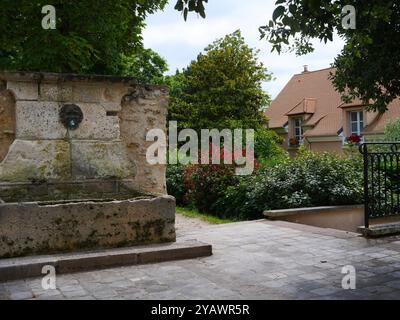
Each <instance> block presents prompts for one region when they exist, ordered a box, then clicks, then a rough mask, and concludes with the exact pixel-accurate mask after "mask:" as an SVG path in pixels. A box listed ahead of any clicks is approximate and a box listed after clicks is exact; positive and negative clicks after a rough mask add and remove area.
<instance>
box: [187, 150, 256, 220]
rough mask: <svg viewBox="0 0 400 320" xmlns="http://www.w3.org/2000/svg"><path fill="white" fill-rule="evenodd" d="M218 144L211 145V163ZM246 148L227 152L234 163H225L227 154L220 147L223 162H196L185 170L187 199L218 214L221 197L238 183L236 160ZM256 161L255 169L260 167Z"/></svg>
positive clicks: (243, 153) (203, 210) (207, 211)
mask: <svg viewBox="0 0 400 320" xmlns="http://www.w3.org/2000/svg"><path fill="white" fill-rule="evenodd" d="M216 148H219V147H218V146H213V145H210V152H209V155H208V156H209V159H210V163H211V160H212V155H213V153H214V152H216V150H217V149H216ZM245 154H246V151H245V150H239V151H237V152H233V154H232V153H230V152H228V153H227V156H228V157H230V158H231V159H232V161H233V164H224V159H225V154H224V148H220V161H221V164H208V165H202V164H196V165H189V166H187V167H186V168H185V170H184V184H185V188H186V190H187V194H186V199H187V200H188V201H189V202H191V203H192V204H193V205H194V206H195V207H196V208H197V209H199V210H200V211H202V212H206V213H211V214H214V215H218V210H217V208H216V206H215V204H216V202H217V201H218V199H219V198H220V197H222V196H223V194H224V192H225V191H226V189H227V188H228V187H229V186H233V185H235V184H237V183H238V181H239V180H238V176H237V175H236V172H235V169H236V168H237V166H236V165H235V160H236V159H237V158H238V157H239V156H241V155H245ZM253 161H254V169H255V170H257V169H258V168H259V164H258V162H257V161H256V160H255V159H253Z"/></svg>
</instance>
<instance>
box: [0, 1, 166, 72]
mask: <svg viewBox="0 0 400 320" xmlns="http://www.w3.org/2000/svg"><path fill="white" fill-rule="evenodd" d="M166 2H167V0H114V1H110V0H104V1H98V0H85V1H70V0H2V3H1V14H0V68H1V69H8V70H29V71H50V72H75V73H114V72H115V70H120V68H121V66H118V63H120V62H121V61H122V62H123V63H125V64H127V65H128V66H129V65H132V61H128V60H129V59H130V58H129V57H132V55H133V54H136V55H138V54H141V52H140V50H139V49H140V48H141V47H142V36H141V31H142V28H143V27H144V20H145V18H146V16H147V15H148V14H152V13H154V12H155V11H157V10H159V9H163V8H164V6H165V4H166ZM45 5H53V6H54V7H55V8H56V19H57V20H56V29H54V30H52V29H48V30H45V29H43V28H42V23H41V22H42V19H43V17H44V14H42V12H41V11H42V7H43V6H45ZM143 54H144V56H148V54H149V52H148V51H144V52H143ZM121 55H122V56H121ZM151 58H155V57H154V56H152V57H151Z"/></svg>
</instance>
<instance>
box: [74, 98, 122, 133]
mask: <svg viewBox="0 0 400 320" xmlns="http://www.w3.org/2000/svg"><path fill="white" fill-rule="evenodd" d="M78 106H79V107H80V108H81V110H82V112H83V121H82V123H81V124H80V125H79V127H78V129H76V130H73V131H70V132H69V136H70V138H71V139H77V140H117V139H119V138H120V129H119V118H118V117H117V116H114V115H112V116H108V115H107V112H106V110H105V109H104V108H103V107H102V106H101V105H100V104H92V103H80V104H78Z"/></svg>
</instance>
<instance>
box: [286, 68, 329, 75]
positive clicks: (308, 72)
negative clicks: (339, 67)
mask: <svg viewBox="0 0 400 320" xmlns="http://www.w3.org/2000/svg"><path fill="white" fill-rule="evenodd" d="M329 69H336V68H335V67H328V68H323V69H319V70H313V71H307V72H300V73H295V74H294V76H302V75H306V74H310V73H316V72H321V71H326V70H329Z"/></svg>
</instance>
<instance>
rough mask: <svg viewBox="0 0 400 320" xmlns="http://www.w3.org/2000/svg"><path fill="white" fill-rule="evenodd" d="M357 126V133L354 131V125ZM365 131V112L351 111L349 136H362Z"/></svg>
mask: <svg viewBox="0 0 400 320" xmlns="http://www.w3.org/2000/svg"><path fill="white" fill-rule="evenodd" d="M353 115H356V120H353ZM354 124H355V125H356V127H357V129H356V131H354V130H353V125H354ZM363 129H364V111H363V110H351V111H349V135H350V136H352V135H357V136H360V137H361V136H362V131H363Z"/></svg>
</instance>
